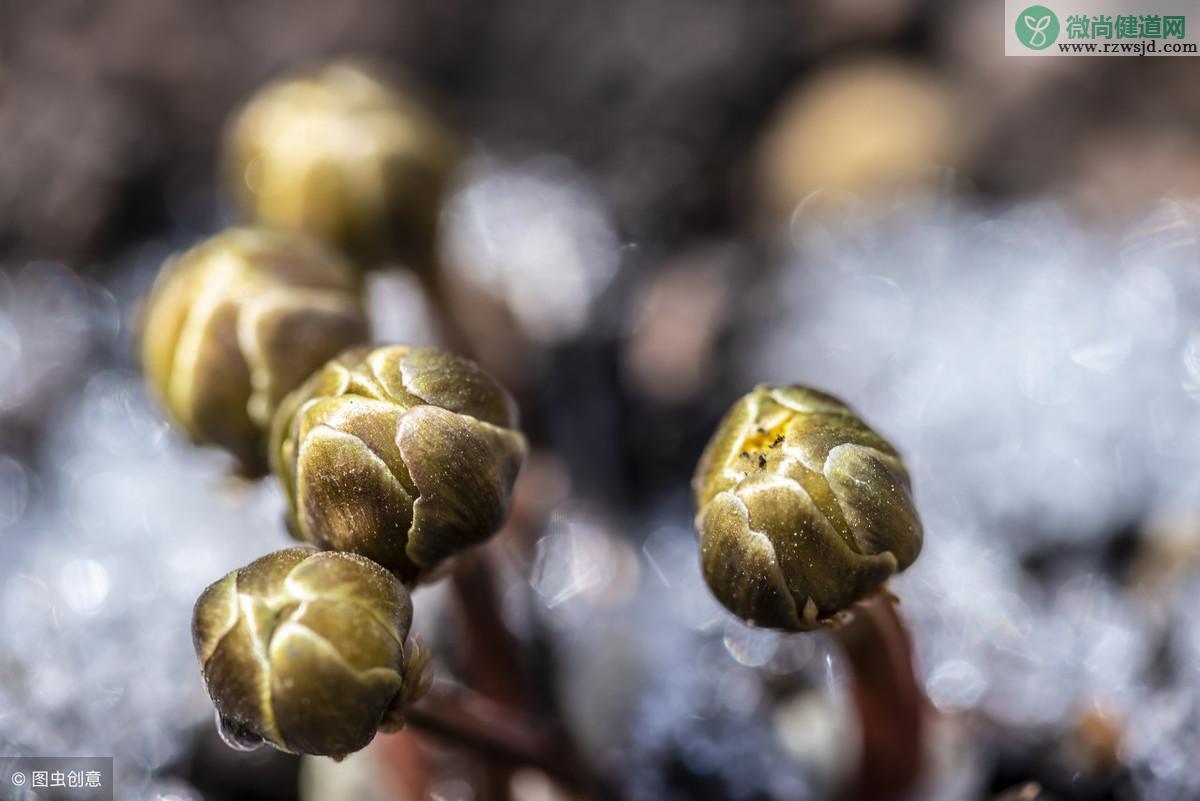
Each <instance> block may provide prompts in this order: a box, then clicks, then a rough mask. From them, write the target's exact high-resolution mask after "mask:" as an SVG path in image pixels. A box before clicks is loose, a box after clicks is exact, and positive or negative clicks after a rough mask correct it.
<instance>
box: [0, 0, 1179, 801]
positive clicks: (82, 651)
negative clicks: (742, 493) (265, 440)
mask: <svg viewBox="0 0 1200 801" xmlns="http://www.w3.org/2000/svg"><path fill="white" fill-rule="evenodd" d="M1002 27H1003V15H1002V6H1001V5H999V4H996V3H992V2H982V1H980V2H961V3H953V4H951V3H941V2H930V1H929V0H875V1H874V2H866V1H865V0H848V1H847V0H839V1H838V2H834V0H810V1H809V2H800V1H799V0H789V1H788V2H779V1H777V0H760V2H755V3H741V2H736V0H687V2H684V0H605V1H604V2H593V1H592V0H581V1H580V2H576V3H571V4H546V3H540V2H533V0H510V2H506V3H497V4H476V3H468V2H465V1H464V0H404V1H403V2H396V1H395V0H347V2H341V3H328V2H314V1H313V0H288V2H283V0H239V2H229V1H228V0H213V2H206V3H189V2H185V0H109V1H108V2H105V3H94V2H82V1H79V2H75V1H73V0H40V1H39V2H33V1H32V0H8V2H6V3H5V4H4V5H3V7H0V141H2V142H4V144H5V146H4V147H3V149H0V265H2V267H3V271H2V272H0V753H3V754H8V755H19V754H30V755H90V754H95V755H113V756H114V757H115V760H116V772H117V782H118V784H117V788H118V791H117V797H119V798H128V799H161V800H162V801H167V800H168V799H177V800H178V801H191V800H192V799H212V800H213V801H240V800H242V799H281V800H282V799H295V798H301V797H302V798H305V799H318V800H323V799H335V798H336V799H359V798H361V799H377V798H379V799H382V798H405V797H413V791H412V787H411V786H410V785H409V784H406V782H405V781H404V777H403V773H404V769H405V764H406V763H405V761H404V760H405V759H406V758H409V757H411V754H409V755H408V757H406V754H408V752H407V751H404V750H403V749H401V748H399V747H398V746H396V745H395V744H394V743H395V740H394V738H380V739H379V740H378V741H377V742H376V744H374V745H373V746H372V747H371V748H370V749H368V750H367V751H365V752H363V753H362V754H360V755H358V756H355V757H353V758H351V759H350V760H347V761H346V762H344V763H340V764H334V763H332V762H331V761H329V760H303V761H302V760H300V759H298V758H296V757H291V756H286V755H282V754H279V753H275V752H266V751H258V752H253V753H240V752H234V751H231V750H229V749H227V748H225V746H224V745H223V744H222V743H221V742H220V740H219V739H218V737H217V734H216V732H215V729H214V726H213V722H212V711H211V707H210V705H209V703H208V701H207V699H206V698H205V695H204V691H203V688H202V686H201V683H200V676H199V672H198V670H197V667H196V664H195V657H194V654H193V652H192V647H191V643H190V635H189V620H190V613H191V605H192V603H193V601H194V599H195V597H196V595H197V594H198V593H199V591H200V590H201V589H202V588H203V587H204V586H206V585H207V584H208V583H210V582H211V581H213V580H215V579H216V578H217V577H219V576H221V575H223V574H224V573H225V572H227V571H228V570H230V569H232V568H234V567H237V566H240V565H242V564H244V563H246V562H248V561H249V560H251V559H253V558H254V557H256V556H258V555H261V554H262V553H265V552H266V551H268V550H272V549H275V548H278V547H282V546H283V545H284V544H286V543H287V542H288V539H287V536H286V534H285V531H284V528H283V524H282V508H283V501H282V497H281V493H280V492H279V491H278V489H277V488H276V487H275V486H274V484H273V483H272V482H270V481H264V482H259V483H249V482H245V481H240V480H236V479H232V478H229V477H228V472H229V461H228V459H227V457H225V456H224V455H222V454H220V453H217V452H215V451H210V450H206V449H196V448H193V447H191V446H190V445H188V444H186V443H185V442H184V441H183V440H182V438H180V437H179V436H178V435H177V434H176V433H174V432H173V431H172V430H171V429H170V428H169V427H168V426H167V424H166V423H165V421H164V420H163V418H162V416H161V414H160V413H159V411H158V410H157V409H156V408H155V406H154V405H153V404H152V403H151V402H150V401H149V399H148V398H147V395H146V392H145V390H144V388H143V386H142V382H141V379H140V376H139V374H138V367H137V363H136V359H135V358H134V353H135V349H134V342H135V339H136V336H135V335H136V320H137V304H138V301H139V299H140V298H141V297H142V296H143V294H144V293H145V291H146V289H147V287H148V286H149V283H150V281H151V280H152V279H153V276H154V274H155V273H156V271H157V270H158V268H159V266H160V265H161V263H162V261H163V259H164V258H165V257H166V256H167V255H168V254H170V253H171V252H173V251H175V250H177V249H179V248H181V247H184V246H186V245H188V244H190V243H192V242H194V241H196V240H197V239H199V238H202V237H204V236H207V235H209V234H211V233H213V232H215V231H217V230H218V229H220V228H221V227H223V226H224V225H226V224H228V223H229V222H230V221H231V220H232V219H233V212H232V209H231V205H230V203H229V200H228V198H227V197H226V195H225V194H224V191H223V189H222V187H221V186H220V183H219V180H218V178H219V170H218V154H219V149H220V146H221V142H222V136H223V131H224V127H225V124H226V121H227V120H228V118H229V116H230V114H231V113H233V112H234V111H235V110H236V109H237V108H238V106H239V104H240V103H242V102H243V101H244V100H245V99H246V98H247V97H248V96H249V95H250V94H251V93H252V92H253V91H254V90H255V89H257V88H258V87H259V86H261V85H262V84H263V83H264V82H265V81H267V80H269V79H271V78H273V77H276V76H278V75H281V74H286V73H288V72H290V71H293V70H296V69H300V68H305V67H309V66H312V65H314V64H319V63H321V62H322V61H324V60H327V59H330V58H335V57H344V56H353V57H357V58H361V59H364V60H366V61H367V62H369V63H371V64H373V65H375V66H377V67H378V68H380V69H381V70H383V71H384V72H386V73H388V74H390V75H391V76H392V77H393V78H394V79H395V80H396V81H398V82H399V83H401V84H402V85H404V86H405V87H406V89H407V90H408V91H411V92H412V93H414V94H415V95H417V96H419V97H421V98H423V99H424V100H425V102H427V103H428V104H429V105H430V106H431V107H432V108H433V109H435V110H436V111H437V113H438V114H439V115H440V116H441V117H442V119H443V120H444V121H445V122H446V123H447V125H449V126H450V127H451V128H453V129H455V130H456V131H458V132H459V134H460V135H461V136H462V137H463V138H464V140H465V141H466V142H467V144H468V148H469V154H468V157H467V159H466V161H465V162H464V164H463V165H462V167H461V169H460V170H459V171H458V173H457V174H456V176H455V179H454V187H453V190H452V192H451V194H450V196H449V198H448V199H447V201H446V205H445V207H444V209H443V213H442V218H441V227H440V235H439V251H440V254H441V261H442V265H443V266H442V269H443V270H444V272H445V274H446V279H447V285H448V286H449V287H450V290H449V294H448V307H449V309H450V310H451V312H452V314H454V316H455V317H456V318H457V319H458V320H459V322H460V327H461V328H462V329H463V332H462V333H463V335H464V336H465V338H466V347H467V348H468V349H469V350H470V352H471V355H473V356H474V358H476V359H477V360H479V361H480V362H481V363H482V364H484V365H485V366H486V367H487V368H488V369H489V370H490V371H491V372H493V373H494V374H495V375H497V376H498V377H499V378H500V379H501V380H502V381H503V382H505V383H506V384H507V385H508V386H509V387H510V388H512V389H513V391H514V393H515V394H516V395H517V396H518V399H519V401H520V404H521V408H522V415H523V421H522V422H523V427H524V429H525V431H526V432H527V434H528V435H529V436H530V438H531V441H532V443H533V446H534V451H533V455H532V457H531V460H530V462H529V463H528V464H527V466H526V470H525V473H524V474H523V477H522V479H521V482H520V484H519V487H518V499H517V510H516V512H515V520H514V524H513V525H512V526H510V529H512V530H510V531H508V532H506V533H504V534H502V535H501V536H500V537H499V538H498V540H497V541H496V542H495V543H494V545H493V546H490V547H491V549H492V550H493V551H494V554H493V556H494V559H495V561H496V563H497V564H498V565H500V567H501V568H502V570H501V578H502V580H503V581H502V586H501V587H500V590H501V592H502V596H501V597H502V603H501V604H500V609H501V612H502V614H503V617H504V620H505V621H506V624H507V625H508V626H509V628H510V629H511V630H512V631H513V632H514V633H515V634H516V635H517V636H518V638H519V641H520V642H521V643H522V649H523V652H524V653H523V658H524V659H526V660H527V661H528V665H529V669H530V670H531V671H533V672H534V675H537V676H539V677H540V679H541V681H540V682H539V686H541V687H543V688H544V689H543V691H542V692H543V694H544V696H545V697H543V698H540V699H539V703H541V704H543V705H546V706H548V707H550V708H552V709H554V710H555V714H556V715H557V716H558V717H559V718H560V719H561V720H562V721H563V723H564V725H566V726H567V727H568V728H569V729H570V730H571V731H572V732H573V733H574V735H575V736H576V737H577V738H578V739H579V740H580V742H582V743H583V744H584V746H585V748H586V751H587V752H588V753H589V754H590V755H591V756H592V757H593V759H594V760H595V761H596V762H597V763H598V764H599V765H600V766H601V767H602V770H603V771H604V772H605V774H606V775H609V776H612V777H613V780H614V781H615V782H616V783H617V784H618V785H619V786H620V787H621V789H622V790H623V792H624V793H625V794H626V795H627V796H628V797H629V798H631V799H674V798H694V799H736V800H738V801H741V800H743V799H745V800H749V799H756V800H757V799H827V798H836V797H838V794H839V792H840V788H842V787H843V786H844V785H845V784H846V782H847V779H848V777H849V776H850V775H851V773H852V772H853V769H854V762H855V753H856V748H857V745H856V743H857V741H858V732H857V731H856V730H855V728H854V727H855V725H856V724H855V719H854V716H853V715H852V714H851V713H850V712H849V711H848V710H849V707H850V705H851V701H850V698H849V695H848V690H847V680H846V669H845V666H844V665H843V664H842V663H841V661H840V657H839V655H838V653H837V651H836V649H835V648H833V647H832V644H831V642H830V641H829V640H828V638H827V637H826V635H820V634H818V635H812V636H801V637H783V636H779V635H776V634H772V633H767V632H762V631H756V630H751V629H748V628H747V627H745V626H743V625H741V624H739V623H737V622H736V621H735V620H733V618H731V617H730V616H728V615H727V614H725V613H724V612H723V611H722V610H721V609H720V607H718V606H717V604H716V603H715V602H714V601H713V600H712V599H711V598H710V597H709V595H708V592H707V589H706V588H705V587H704V585H703V582H702V580H701V577H700V574H699V569H698V564H697V554H696V545H695V539H694V535H693V533H692V530H691V516H692V509H691V501H690V498H689V495H688V481H689V479H690V476H691V471H692V469H693V467H694V464H695V461H696V459H697V457H698V456H699V453H700V450H701V448H702V447H703V445H704V443H705V441H706V439H707V437H708V435H709V433H710V432H711V431H712V429H713V427H714V425H715V423H716V421H717V419H718V418H719V416H720V414H721V413H722V412H723V411H724V410H725V409H726V408H727V407H728V405H729V403H730V402H731V401H732V400H733V399H734V398H736V397H737V396H739V395H741V394H742V393H744V392H745V391H747V390H748V389H749V388H750V387H751V386H753V385H754V384H755V383H757V382H760V381H772V382H803V383H809V384H813V385H816V386H819V387H821V388H823V389H826V390H828V391H830V392H833V393H835V394H837V395H839V396H841V397H843V398H844V399H846V400H847V401H848V402H849V403H850V404H851V405H853V406H854V407H856V408H857V409H858V410H859V411H861V412H862V414H863V416H864V417H865V418H866V419H867V420H869V421H870V422H871V423H872V424H873V425H874V426H876V427H877V428H878V429H879V430H881V431H882V432H883V433H885V434H886V435H887V436H888V437H889V438H890V439H891V440H892V441H893V442H895V444H896V445H897V446H898V448H899V449H900V450H901V452H902V453H903V454H904V455H905V458H906V461H907V463H908V465H909V467H910V468H911V471H912V473H913V478H914V485H915V490H916V495H917V500H918V503H919V506H920V509H921V510H922V515H923V517H924V519H925V526H926V545H925V551H924V553H923V555H922V557H921V559H920V560H919V561H918V562H917V564H916V565H915V566H914V567H913V568H912V569H911V570H910V571H908V572H907V573H905V574H903V575H901V576H899V577H898V578H897V579H896V580H894V581H893V582H892V589H893V591H894V592H895V593H896V594H897V595H898V596H899V598H900V599H901V609H902V611H903V613H904V614H905V616H906V618H907V620H908V622H909V624H910V626H911V629H912V636H913V640H914V648H915V653H916V669H917V674H918V679H919V681H920V683H921V685H922V687H923V689H924V691H925V692H926V694H927V695H928V698H929V702H930V708H931V712H930V721H931V722H930V728H929V737H928V739H929V743H928V745H927V748H928V752H929V758H928V769H927V770H926V772H925V776H924V779H923V784H922V787H921V790H920V792H919V797H921V798H924V799H947V801H950V800H951V799H990V798H994V797H996V796H997V795H998V794H999V793H1001V792H1003V791H1005V790H1007V789H1009V788H1012V787H1015V786H1019V785H1021V784H1022V783H1024V782H1029V781H1036V782H1038V783H1039V784H1040V785H1041V786H1042V787H1043V788H1044V797H1046V798H1059V799H1143V798H1144V799H1153V800H1154V801H1171V800H1174V799H1193V798H1197V797H1200V762H1198V761H1197V759H1196V754H1197V753H1200V630H1198V629H1197V627H1196V626H1194V625H1193V622H1192V620H1191V618H1190V611H1189V610H1193V609H1195V608H1196V607H1195V606H1193V604H1196V603H1200V492H1198V491H1200V244H1198V241H1197V231H1198V227H1200V206H1198V205H1197V200H1196V198H1197V197H1198V196H1200V139H1198V138H1197V135H1196V131H1197V130H1200V93H1197V92H1195V91H1194V86H1195V75H1196V73H1195V69H1196V66H1195V65H1196V62H1193V61H1190V60H1188V59H1183V58H1165V59H1157V58H1145V59H1138V58H1114V59H1087V58H1061V59H1042V58H1004V57H1003V56H1002ZM370 306H371V312H372V318H373V319H372V321H373V326H374V333H375V336H376V338H377V339H378V340H379V341H401V342H411V343H427V342H434V341H436V340H437V330H438V329H437V326H436V325H435V321H434V316H435V312H434V310H433V308H432V307H431V305H430V303H429V302H428V300H427V299H426V298H425V297H424V296H423V294H422V292H421V288H420V286H419V284H418V282H417V281H416V280H415V279H414V278H412V276H411V274H410V273H408V272H407V271H405V270H403V269H395V270H388V271H382V272H380V273H377V274H375V275H373V276H372V278H371V285H370ZM417 604H418V613H417V614H418V623H417V627H418V629H419V630H420V631H421V632H422V635H423V636H424V637H425V638H426V639H427V640H428V641H430V642H432V643H433V644H434V647H435V651H437V653H438V654H439V657H438V659H439V670H441V671H444V672H446V673H447V674H453V673H454V672H455V671H456V670H458V669H459V666H457V665H456V654H455V645H454V640H455V638H454V636H453V632H452V631H449V629H450V628H452V626H451V624H450V623H449V622H447V621H450V620H451V618H452V617H453V614H452V613H453V609H451V608H450V607H451V604H450V603H449V602H448V601H447V598H446V592H445V590H444V589H443V588H441V587H439V586H434V587H430V588H427V589H422V590H421V591H420V592H419V593H418V598H417ZM425 747H433V746H431V745H429V744H427V745H426V746H425ZM431 764H432V765H433V767H432V768H431V769H430V772H429V775H427V776H425V781H424V783H423V784H422V786H421V789H420V791H419V792H417V793H416V796H417V797H429V798H438V799H446V801H474V799H476V798H477V797H480V796H479V791H478V784H479V783H478V782H477V781H476V772H477V771H478V767H477V766H475V765H473V764H471V763H470V762H468V761H466V760H465V759H464V758H463V757H462V755H461V754H456V753H454V752H449V751H436V752H435V753H434V757H433V758H432V760H431ZM509 789H510V792H511V795H512V797H513V798H516V799H520V801H535V800H536V801H542V800H543V799H552V798H556V797H558V796H557V795H556V792H557V791H556V790H555V788H554V787H553V786H552V785H551V784H550V783H549V782H548V781H547V780H546V779H545V777H543V776H541V775H540V774H536V773H531V772H523V773H519V774H517V776H515V777H514V778H513V781H512V783H511V787H510V788H509ZM9 792H11V788H10V787H8V786H4V787H0V797H7V796H5V795H4V794H5V793H9Z"/></svg>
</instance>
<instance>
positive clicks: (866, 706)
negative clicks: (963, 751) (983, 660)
mask: <svg viewBox="0 0 1200 801" xmlns="http://www.w3.org/2000/svg"><path fill="white" fill-rule="evenodd" d="M835 631H836V637H837V639H838V641H839V642H840V643H841V645H842V648H843V650H844V651H845V654H846V659H847V662H848V663H849V665H850V671H851V676H852V679H853V692H854V703H855V707H856V708H857V710H858V719H859V724H860V728H861V730H862V754H861V759H860V761H859V767H858V774H857V776H856V778H855V783H854V787H853V789H852V792H851V798H854V799H856V800H857V801H885V799H888V800H890V799H900V798H904V797H905V796H906V795H908V794H909V793H910V792H911V791H912V790H913V789H914V788H915V786H916V783H917V780H918V779H919V778H920V774H921V769H922V763H923V761H924V755H925V745H924V739H923V735H924V719H923V718H924V712H925V708H926V707H925V698H924V695H923V694H922V692H921V688H920V685H919V684H918V683H917V679H916V676H915V675H914V674H913V664H912V643H911V641H910V639H909V636H908V632H907V631H906V630H905V628H904V623H903V622H902V620H901V618H900V615H899V612H898V611H897V610H896V607H895V602H894V599H893V597H892V595H891V594H890V593H888V592H887V590H886V589H884V590H882V591H880V592H877V593H876V594H874V595H873V596H871V597H870V598H867V599H866V600H864V601H861V602H860V603H858V604H856V605H855V606H854V609H853V617H852V618H851V619H850V620H848V621H847V622H846V623H845V624H843V625H842V626H839V627H838V628H837V629H836V630H835Z"/></svg>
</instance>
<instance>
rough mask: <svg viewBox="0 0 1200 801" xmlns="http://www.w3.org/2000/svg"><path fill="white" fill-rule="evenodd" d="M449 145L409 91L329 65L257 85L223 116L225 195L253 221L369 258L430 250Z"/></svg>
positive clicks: (450, 156) (413, 257) (406, 256)
mask: <svg viewBox="0 0 1200 801" xmlns="http://www.w3.org/2000/svg"><path fill="white" fill-rule="evenodd" d="M458 158H459V146H458V144H457V143H456V142H455V140H454V139H453V137H452V136H451V135H450V134H449V133H448V132H447V131H445V130H444V129H443V128H442V127H441V125H440V124H439V123H438V121H437V120H436V119H435V118H434V117H433V116H432V114H430V112H428V111H427V110H426V109H425V108H423V107H422V106H421V105H420V104H418V103H417V102H416V101H415V100H414V99H412V98H410V97H408V96H406V95H404V94H401V93H400V92H398V91H396V90H394V89H392V88H391V87H389V86H387V85H386V84H385V83H383V82H382V81H380V80H379V79H378V78H377V77H375V76H374V75H372V74H371V73H369V72H367V71H366V70H364V69H361V68H359V67H356V66H353V65H350V64H345V63H339V64H331V65H329V66H326V67H325V68H323V69H321V70H320V71H318V72H315V73H313V74H310V75H306V76H301V77H296V78H291V79H286V80H283V81H279V82H276V83H273V84H270V85H268V86H266V87H265V88H263V89H262V90H260V91H259V92H258V93H257V94H256V95H255V96H254V97H252V98H251V99H250V101H249V102H248V103H247V104H246V106H245V107H244V108H243V109H242V110H241V112H240V113H239V114H238V115H237V116H236V117H235V118H234V120H233V122H232V123H231V125H230V129H229V132H228V136H227V144H226V163H227V170H228V173H229V181H230V183H231V185H232V188H233V192H234V195H235V196H236V198H237V199H238V201H239V202H240V204H241V205H242V207H243V208H244V209H245V211H246V213H247V214H249V215H250V216H252V217H253V218H254V219H256V220H258V221H259V222H261V223H264V224H266V225H270V226H273V227H277V228H284V229H289V230H303V231H307V232H309V233H311V234H314V235H316V236H319V237H321V238H322V239H325V240H326V241H328V242H331V243H333V244H334V245H335V246H337V247H339V248H341V249H342V250H344V251H345V252H347V253H349V254H351V255H352V256H354V257H355V258H356V259H358V260H360V261H363V262H364V263H366V264H368V265H370V264H372V263H374V262H377V261H379V260H382V259H389V258H396V259H399V260H401V261H406V262H407V263H408V264H409V266H411V267H414V268H417V269H422V268H425V267H427V266H428V264H429V263H430V262H431V260H432V253H433V248H434V243H435V240H436V229H437V218H438V213H439V210H440V206H441V198H442V193H443V190H444V188H445V185H446V183H447V179H448V177H449V175H450V172H451V171H452V170H453V168H454V166H455V165H456V164H457V162H458Z"/></svg>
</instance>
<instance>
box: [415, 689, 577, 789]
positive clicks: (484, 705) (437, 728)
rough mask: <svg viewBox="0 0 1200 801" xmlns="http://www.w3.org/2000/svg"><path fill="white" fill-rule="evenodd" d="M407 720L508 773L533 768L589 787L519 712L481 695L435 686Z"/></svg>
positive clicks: (568, 783) (574, 786)
mask: <svg viewBox="0 0 1200 801" xmlns="http://www.w3.org/2000/svg"><path fill="white" fill-rule="evenodd" d="M404 719H405V723H406V725H408V726H410V727H412V728H413V729H416V730H420V731H422V732H424V733H426V734H430V735H433V736H435V737H438V738H440V739H442V740H444V741H445V742H446V743H447V744H449V745H457V746H462V747H464V748H467V749H469V750H471V751H473V752H475V753H477V754H479V755H480V756H483V757H485V758H487V759H489V760H491V761H492V763H493V764H495V765H496V766H498V767H501V768H504V769H505V771H506V772H508V771H511V769H512V768H515V767H520V766H531V767H535V768H538V769H539V770H541V771H542V772H543V773H545V774H546V775H547V776H550V777H551V778H553V779H555V780H557V781H558V782H560V783H561V784H562V785H563V786H564V787H567V788H569V789H572V790H577V791H581V790H583V789H585V788H586V784H587V777H586V775H585V774H584V773H583V772H582V771H580V770H578V769H577V768H576V767H575V766H574V765H572V764H571V763H570V762H568V761H565V760H563V759H562V758H561V757H560V756H559V754H558V748H557V747H556V745H555V743H554V742H553V741H552V740H550V739H549V738H547V737H546V736H544V735H543V734H541V733H540V732H538V731H537V730H536V729H534V728H532V727H531V726H529V725H528V724H527V723H526V722H525V721H524V719H523V717H522V716H521V715H520V714H519V713H517V714H514V712H513V710H511V709H507V708H505V707H503V706H501V705H499V704H495V703H492V702H491V701H489V700H487V699H486V698H484V697H483V696H481V695H476V694H474V693H470V692H465V691H464V692H457V693H454V694H452V695H451V694H445V693H439V692H437V691H436V690H435V691H433V692H431V693H430V694H429V695H427V696H426V697H425V698H423V699H422V700H421V701H420V702H419V703H417V704H416V705H415V706H414V707H412V708H411V709H409V710H407V711H406V712H405V713H404Z"/></svg>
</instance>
